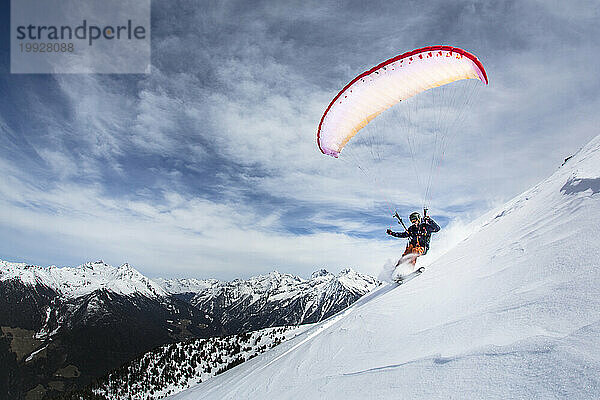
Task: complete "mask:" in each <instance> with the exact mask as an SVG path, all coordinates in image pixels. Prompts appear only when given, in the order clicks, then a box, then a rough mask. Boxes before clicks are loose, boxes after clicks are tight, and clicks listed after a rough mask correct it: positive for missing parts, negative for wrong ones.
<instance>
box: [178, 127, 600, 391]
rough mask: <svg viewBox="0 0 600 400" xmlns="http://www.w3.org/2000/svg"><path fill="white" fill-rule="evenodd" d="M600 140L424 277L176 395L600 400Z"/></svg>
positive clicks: (489, 218)
mask: <svg viewBox="0 0 600 400" xmlns="http://www.w3.org/2000/svg"><path fill="white" fill-rule="evenodd" d="M599 182H600V136H599V137H597V138H595V139H594V140H593V141H592V142H590V143H589V144H588V145H587V146H585V147H584V148H583V149H582V150H581V151H579V152H578V153H577V154H576V155H575V156H574V157H573V158H572V159H570V160H569V161H568V162H567V163H566V164H565V165H564V166H562V167H561V168H559V170H558V171H556V172H555V173H554V174H553V175H552V176H551V177H550V178H548V179H546V180H545V181H543V182H541V183H540V184H538V185H537V186H535V187H533V188H532V189H530V190H528V191H527V192H525V193H523V194H522V195H520V196H518V197H516V198H515V199H513V200H512V201H510V202H508V203H507V204H506V205H505V206H503V207H501V208H500V209H498V210H495V211H493V212H491V213H489V214H487V215H485V216H483V217H482V218H481V219H479V220H478V221H476V223H475V224H476V227H475V229H474V232H473V233H472V234H470V235H469V236H468V237H467V238H466V239H465V240H464V241H462V242H460V243H459V244H458V245H456V246H455V247H454V248H453V249H451V250H450V251H449V252H448V253H446V254H445V255H444V256H443V257H441V258H439V259H438V260H437V261H435V262H432V263H430V264H429V265H428V267H427V269H426V271H425V272H424V273H423V274H422V275H420V276H419V277H418V278H416V279H414V280H412V281H410V282H408V283H406V284H404V285H401V286H396V285H392V284H388V285H384V286H381V287H379V288H378V289H376V290H375V291H374V292H372V293H370V294H368V295H366V296H365V297H363V298H362V299H360V300H359V301H357V302H356V303H355V304H354V305H352V306H351V307H350V308H348V309H346V310H344V311H343V312H341V313H339V314H337V315H335V316H333V317H331V318H329V319H328V320H326V321H324V322H322V323H320V324H317V325H316V326H315V327H313V328H311V329H309V330H308V331H306V332H305V333H303V334H302V335H299V336H298V337H296V338H294V339H292V340H290V341H287V342H285V343H282V344H281V345H279V346H277V347H276V348H274V349H272V350H270V351H268V352H266V353H264V354H262V355H260V356H258V357H256V358H254V359H252V360H250V361H248V362H246V363H244V364H242V365H240V366H237V367H235V368H233V369H231V370H229V371H227V372H225V373H224V374H222V375H219V376H217V377H215V378H213V379H211V380H209V381H208V382H205V383H202V384H199V385H197V386H195V387H192V388H190V389H188V390H187V391H184V392H182V393H180V394H178V395H175V396H173V397H172V399H178V400H182V399H194V400H197V399H267V398H272V399H299V398H306V399H344V400H348V399H361V400H362V399H366V398H368V399H397V398H405V399H414V398H419V399H458V398H460V399H483V398H485V399H507V398H511V399H518V398H519V399H520V398H527V399H554V398H564V399H597V398H599V397H600V351H599V349H600V268H599V267H600V261H599V260H600V246H599V243H600V193H599V191H600V190H599V187H600V184H599Z"/></svg>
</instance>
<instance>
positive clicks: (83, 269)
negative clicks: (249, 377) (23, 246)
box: [0, 261, 379, 399]
mask: <svg viewBox="0 0 600 400" xmlns="http://www.w3.org/2000/svg"><path fill="white" fill-rule="evenodd" d="M378 284H379V282H378V281H377V280H375V279H374V278H372V277H369V276H366V275H362V274H359V273H357V272H355V271H353V270H350V269H347V270H344V271H342V272H341V273H339V274H338V275H337V276H335V275H333V274H331V273H328V272H327V271H324V270H321V271H318V272H317V273H315V274H313V276H312V277H311V278H310V279H302V278H300V277H297V276H293V275H288V274H281V273H279V272H272V273H270V274H268V275H264V276H259V277H254V278H250V279H248V280H239V279H238V280H235V281H232V282H222V281H217V280H214V279H209V280H198V279H156V280H152V279H149V278H147V277H145V276H144V275H143V274H141V273H140V272H139V271H137V270H136V269H134V268H133V267H132V266H130V265H128V264H123V265H122V266H120V267H118V268H117V267H113V266H110V265H107V264H106V263H104V262H103V261H97V262H90V263H86V264H83V265H81V266H79V267H75V268H70V267H62V268H59V267H55V266H51V267H39V266H32V265H27V264H23V263H11V262H6V261H0V329H1V330H2V336H0V361H2V364H3V365H6V366H8V368H3V369H2V371H0V398H3V396H4V397H6V398H11V399H21V398H23V399H24V398H26V397H27V399H43V398H51V397H53V396H55V395H57V394H60V393H64V392H67V391H70V390H73V389H76V388H80V387H82V386H84V385H87V384H89V383H90V382H92V381H93V380H95V379H97V378H99V377H101V376H103V375H105V374H107V373H108V372H109V371H111V370H113V369H115V368H117V367H119V366H121V365H123V364H124V363H127V362H129V361H131V360H132V359H133V358H135V357H138V356H140V355H142V354H144V353H146V352H147V351H149V350H151V349H153V348H155V347H157V346H161V345H164V344H168V343H175V342H179V341H183V340H187V339H192V338H211V337H221V336H226V335H233V334H239V333H245V332H250V331H254V330H258V329H262V328H267V327H275V326H294V325H298V324H304V323H309V322H317V321H319V320H322V319H323V318H327V317H328V316H330V315H333V314H335V313H336V312H338V311H340V310H342V309H344V308H345V307H347V306H348V305H349V304H351V303H352V302H354V301H356V300H357V299H358V298H359V297H361V296H362V295H364V294H365V293H367V292H368V291H370V290H371V289H373V288H374V287H376V286H377V285H378Z"/></svg>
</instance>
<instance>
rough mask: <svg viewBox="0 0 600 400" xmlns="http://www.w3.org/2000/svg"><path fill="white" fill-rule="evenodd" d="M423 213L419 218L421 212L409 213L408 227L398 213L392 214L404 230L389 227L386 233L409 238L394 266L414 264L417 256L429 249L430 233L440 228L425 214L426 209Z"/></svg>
mask: <svg viewBox="0 0 600 400" xmlns="http://www.w3.org/2000/svg"><path fill="white" fill-rule="evenodd" d="M423 215H424V217H423V219H421V214H419V213H418V212H416V211H415V212H414V213H412V214H410V217H409V219H410V222H411V225H410V226H409V227H408V228H406V226H405V225H404V223H403V222H402V218H400V217H399V216H398V213H396V214H395V215H394V216H395V217H396V218H397V219H398V223H399V224H402V226H403V227H404V232H394V231H392V230H391V229H388V230H387V234H388V235H391V236H394V237H398V238H408V239H409V240H408V244H407V245H406V250H405V251H404V254H402V258H400V260H399V261H398V263H397V264H396V266H398V265H400V264H404V263H410V264H412V265H415V264H416V263H417V258H418V257H419V256H422V255H424V254H425V253H427V250H429V241H430V240H431V234H432V233H435V232H438V231H439V230H440V226H439V225H438V224H437V223H436V222H435V221H434V220H433V219H431V218H430V217H429V216H428V215H427V209H425V210H424V212H423Z"/></svg>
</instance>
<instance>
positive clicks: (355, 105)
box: [317, 46, 488, 158]
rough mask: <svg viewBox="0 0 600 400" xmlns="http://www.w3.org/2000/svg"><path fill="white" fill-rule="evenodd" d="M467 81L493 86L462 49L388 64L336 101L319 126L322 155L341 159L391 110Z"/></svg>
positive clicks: (420, 53) (423, 52)
mask: <svg viewBox="0 0 600 400" xmlns="http://www.w3.org/2000/svg"><path fill="white" fill-rule="evenodd" d="M463 79H478V80H480V81H481V82H483V83H484V84H487V83H488V79H487V75H486V72H485V69H484V68H483V65H482V64H481V62H480V61H479V60H478V59H477V57H475V56H474V55H473V54H471V53H469V52H467V51H465V50H462V49H459V48H457V47H451V46H429V47H423V48H420V49H416V50H413V51H410V52H407V53H404V54H401V55H399V56H396V57H394V58H391V59H389V60H387V61H384V62H383V63H381V64H379V65H377V66H375V67H373V68H371V69H370V70H368V71H366V72H364V73H362V74H360V75H358V76H357V77H356V78H354V79H353V80H352V81H351V82H350V83H348V84H347V85H346V86H345V87H344V88H343V89H342V90H341V91H340V92H339V93H338V94H337V96H335V97H334V99H333V100H332V101H331V103H330V104H329V106H328V107H327V109H326V110H325V112H324V113H323V116H322V117H321V122H320V123H319V128H318V131H317V144H318V146H319V149H320V150H321V152H322V153H323V154H327V155H330V156H333V157H336V158H337V157H338V156H339V154H340V152H341V151H342V149H343V148H344V146H345V145H346V143H348V141H349V140H350V139H352V137H353V136H354V135H356V134H357V133H358V131H360V130H361V129H362V128H363V127H365V126H366V125H367V124H368V123H369V122H370V121H371V120H373V119H374V118H376V117H377V116H378V115H379V114H381V113H382V112H383V111H385V110H386V109H388V108H390V107H392V106H393V105H395V104H397V103H398V102H400V101H403V100H406V99H408V98H410V97H413V96H415V95H417V94H419V93H421V92H424V91H426V90H428V89H432V88H435V87H438V86H442V85H446V84H448V83H451V82H455V81H458V80H463Z"/></svg>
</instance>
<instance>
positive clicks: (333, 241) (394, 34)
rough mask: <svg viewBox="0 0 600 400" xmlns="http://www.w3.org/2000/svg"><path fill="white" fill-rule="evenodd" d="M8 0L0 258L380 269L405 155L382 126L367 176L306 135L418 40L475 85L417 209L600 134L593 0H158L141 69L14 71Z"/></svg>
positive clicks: (538, 174) (436, 207)
mask: <svg viewBox="0 0 600 400" xmlns="http://www.w3.org/2000/svg"><path fill="white" fill-rule="evenodd" d="M7 3H8V2H7V1H6V0H3V2H2V16H3V17H4V19H5V21H4V22H5V23H4V24H2V25H3V27H2V31H1V32H2V38H3V40H2V49H1V53H0V54H1V65H0V68H1V72H2V74H1V75H0V93H1V94H2V96H0V259H4V260H10V261H22V262H29V263H34V264H38V265H50V264H56V265H60V266H62V265H71V266H75V265H79V264H81V263H84V262H86V261H90V260H97V259H104V260H105V261H106V262H108V263H110V264H113V265H120V264H121V263H123V262H129V263H131V264H133V265H134V266H135V267H136V268H137V269H139V270H140V271H141V272H143V273H145V274H147V275H149V276H166V277H174V276H180V277H199V278H207V277H215V278H220V279H232V278H235V277H249V276H252V275H255V274H259V273H266V272H269V271H272V270H273V269H277V270H279V271H280V272H290V273H294V274H299V275H301V276H308V275H309V274H310V273H311V272H312V271H314V270H315V269H317V268H321V267H325V268H328V269H329V270H331V271H333V272H338V271H339V270H340V269H341V268H343V267H348V266H350V267H353V268H355V269H357V270H359V271H361V272H365V273H371V274H377V271H378V270H380V269H381V266H382V265H383V264H384V263H385V262H386V260H388V259H393V258H395V257H397V255H398V254H399V253H401V251H402V250H403V247H404V242H403V241H399V240H397V239H393V238H390V237H388V236H387V235H385V229H386V228H387V227H388V226H392V227H393V226H394V225H393V224H395V223H394V222H393V221H392V219H391V217H390V215H389V214H390V213H389V208H390V206H391V207H392V208H397V209H398V211H399V212H400V213H401V214H402V215H406V214H408V213H409V212H410V211H413V210H414V209H419V208H420V207H422V205H423V203H422V194H421V191H422V186H419V184H418V182H416V180H415V177H414V174H412V173H411V171H412V166H411V160H410V157H409V156H407V153H406V152H405V151H404V152H403V150H402V149H400V148H398V147H397V146H395V145H394V144H393V143H395V142H394V140H392V139H391V138H389V137H387V138H386V141H387V139H390V143H392V144H390V146H389V148H386V146H385V145H384V146H383V148H382V149H381V150H382V153H383V157H382V158H383V159H385V160H387V161H388V163H387V164H384V165H385V168H382V170H380V171H378V172H377V174H379V175H380V178H381V179H377V181H375V180H374V179H372V176H371V178H369V177H368V176H366V175H367V174H364V173H362V172H363V171H361V170H360V169H359V168H356V167H355V166H353V165H351V163H349V162H344V161H343V160H341V159H340V160H335V159H333V158H330V157H326V156H324V155H323V154H321V153H320V152H319V150H318V148H317V146H316V141H315V135H316V129H317V126H318V123H319V120H320V117H321V114H322V113H323V111H324V109H325V107H326V106H327V105H328V103H329V102H330V101H331V99H332V98H333V96H335V94H336V93H337V92H338V91H339V90H340V89H341V88H342V87H343V86H344V85H345V84H346V83H347V82H348V81H350V80H351V79H352V78H353V77H354V76H356V75H358V74H359V73H361V72H363V71H364V70H366V69H368V68H370V67H371V66H373V65H375V64H377V63H379V62H381V61H383V60H385V59H388V58H390V57H393V56H395V55H398V54H400V53H403V52H405V51H408V50H412V49H414V48H418V47H423V46H427V45H433V44H450V45H453V46H457V47H461V48H464V49H466V50H469V51H471V52H472V53H474V54H476V55H477V56H478V57H479V59H480V60H481V61H482V62H483V64H484V65H485V67H486V70H487V74H488V76H489V79H490V84H489V86H487V87H484V86H483V85H481V87H480V88H477V94H476V100H475V101H474V103H472V104H471V106H470V108H469V109H468V112H466V113H465V116H464V117H463V118H462V119H461V121H460V124H458V125H456V126H453V127H452V132H449V135H451V138H452V140H449V141H448V144H447V146H446V148H445V149H444V150H445V151H444V158H443V160H442V164H441V166H440V168H439V169H437V172H436V174H435V179H434V182H433V190H432V195H431V198H430V200H429V202H428V204H427V205H428V206H429V207H430V213H431V214H432V216H434V218H436V220H438V221H439V222H440V224H441V225H442V226H443V227H446V228H448V229H447V231H453V229H452V227H455V229H454V230H456V226H459V225H460V224H463V223H465V222H468V221H470V220H472V219H473V218H475V217H477V216H478V215H481V214H482V213H484V212H485V211H488V210H489V209H490V208H492V207H494V206H497V205H500V204H501V203H503V202H505V201H506V200H508V199H510V198H511V197H513V196H515V195H517V194H519V193H520V192H522V191H524V190H526V189H528V188H529V187H530V186H532V185H534V184H535V183H537V182H538V181H540V180H541V179H543V178H545V177H547V176H548V175H550V174H551V173H552V172H553V171H554V170H555V169H556V168H557V167H558V166H559V165H560V164H561V162H562V161H563V159H564V158H565V157H567V156H569V155H570V154H572V153H574V152H575V151H577V149H578V148H580V147H581V146H582V145H584V144H585V143H586V142H587V141H589V140H590V139H591V138H593V137H594V136H596V135H597V134H599V133H600V132H598V129H597V128H596V127H597V126H600V113H598V110H600V96H598V92H599V90H600V75H599V74H598V73H597V69H598V63H599V61H600V55H599V54H600V45H599V44H598V43H599V42H598V37H600V28H599V27H598V20H599V19H600V4H599V3H598V2H597V1H589V2H565V1H495V2H489V1H446V0H444V1H442V0H438V1H430V2H424V1H403V2H390V1H382V2H377V1H373V2H369V5H368V6H365V4H366V3H365V2H364V1H332V2H328V1H306V2H285V1H267V2H260V1H247V0H243V1H237V2H236V1H207V0H202V1H178V0H169V1H154V2H153V3H152V72H151V74H148V75H11V74H10V73H9V66H10V60H9V55H8V53H9V30H8V29H9V21H8V16H9V15H10V13H9V11H8V10H9V8H8V4H7ZM300 3H302V5H300ZM388 117H389V118H388ZM380 118H382V124H380V125H378V126H381V127H382V128H381V130H377V129H375V128H376V127H375V128H373V127H369V129H370V131H371V132H385V134H384V135H387V134H388V131H389V130H390V129H391V130H394V131H395V132H394V133H392V134H391V136H394V135H399V136H397V137H398V138H402V135H403V131H402V127H401V126H400V122H401V121H402V118H401V117H398V116H397V114H395V113H394V112H390V113H389V116H386V115H382V116H381V117H380ZM385 118H387V119H385ZM390 127H391V128H390ZM384 137H385V136H384ZM394 137H395V136H394ZM402 140H404V139H402ZM398 143H400V142H398ZM424 143H425V148H427V147H428V146H427V144H426V142H424ZM390 160H393V162H391V163H390V162H389V161H390ZM390 203H391V204H390ZM532 218H535V216H532ZM395 227H398V225H397V224H396V225H395ZM395 229H396V228H395Z"/></svg>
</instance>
